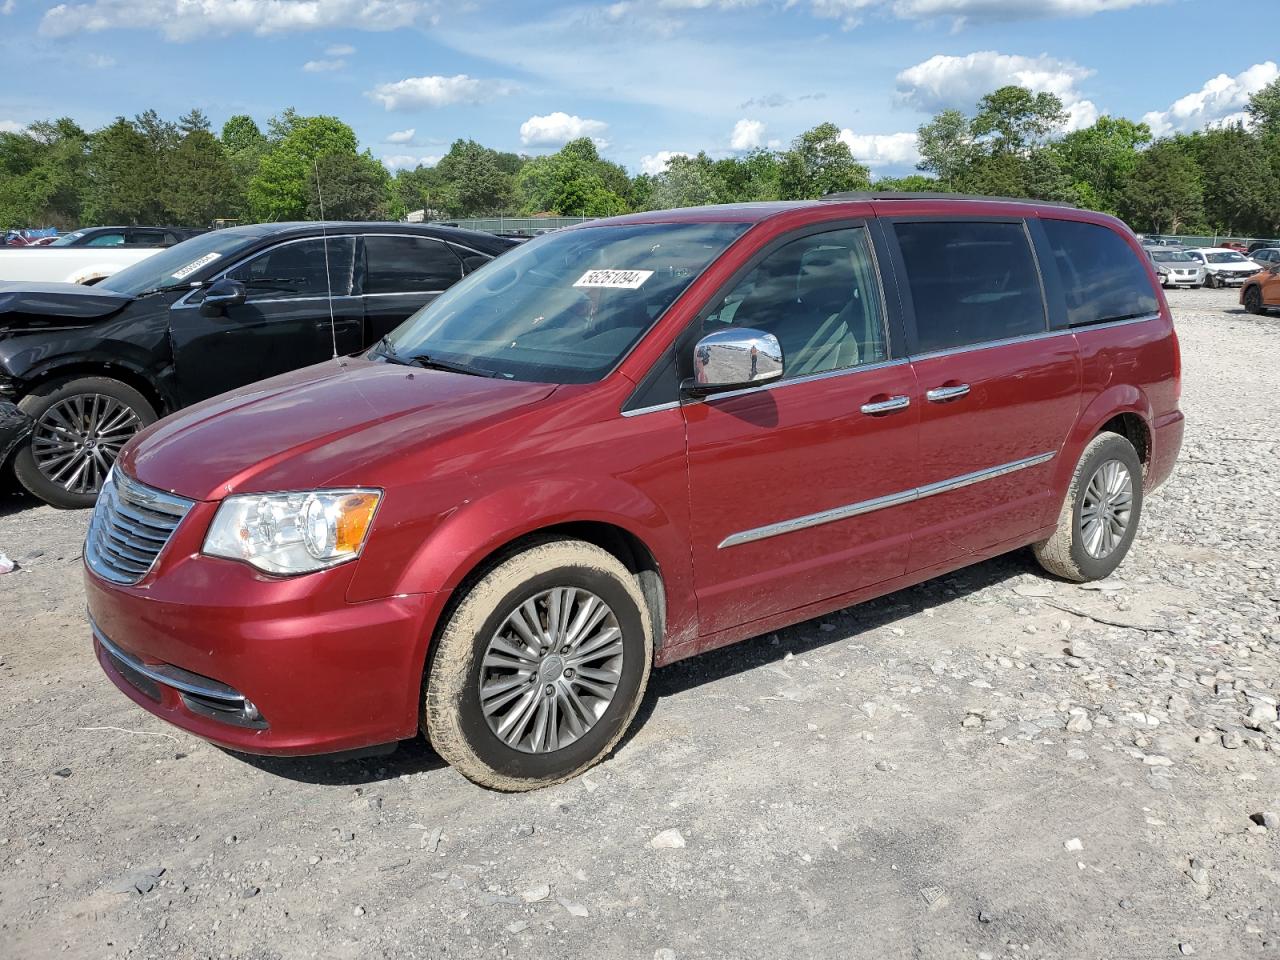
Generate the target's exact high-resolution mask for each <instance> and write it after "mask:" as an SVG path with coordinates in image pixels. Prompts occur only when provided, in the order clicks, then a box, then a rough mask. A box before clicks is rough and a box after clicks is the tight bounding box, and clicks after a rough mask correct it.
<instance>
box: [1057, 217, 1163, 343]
mask: <svg viewBox="0 0 1280 960" xmlns="http://www.w3.org/2000/svg"><path fill="white" fill-rule="evenodd" d="M1041 224H1042V225H1043V227H1044V232H1045V236H1046V237H1047V238H1048V241H1049V248H1050V249H1051V250H1052V251H1053V259H1054V263H1056V264H1057V267H1058V273H1059V275H1060V276H1061V278H1062V289H1063V294H1064V296H1065V298H1066V301H1067V324H1068V326H1072V327H1078V326H1082V325H1086V324H1091V323H1106V322H1108V321H1111V320H1131V319H1133V318H1134V317H1142V316H1146V315H1148V314H1152V313H1156V312H1157V311H1158V310H1159V309H1160V305H1159V301H1158V300H1157V299H1156V294H1155V290H1154V288H1153V287H1152V286H1151V278H1150V277H1149V276H1147V271H1146V268H1145V267H1144V266H1143V264H1142V261H1141V260H1139V259H1138V255H1137V254H1136V253H1134V251H1133V248H1132V247H1130V246H1129V244H1128V243H1126V242H1125V240H1124V238H1123V237H1121V236H1120V235H1119V234H1118V233H1116V232H1115V231H1114V230H1111V229H1110V228H1108V227H1102V226H1098V225H1097V224H1095V223H1081V222H1079V221H1076V220H1042V221H1041Z"/></svg>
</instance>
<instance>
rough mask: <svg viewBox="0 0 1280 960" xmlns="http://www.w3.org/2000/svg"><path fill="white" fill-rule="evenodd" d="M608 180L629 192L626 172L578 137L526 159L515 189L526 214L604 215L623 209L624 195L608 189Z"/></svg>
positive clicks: (624, 206)
mask: <svg viewBox="0 0 1280 960" xmlns="http://www.w3.org/2000/svg"><path fill="white" fill-rule="evenodd" d="M624 181H625V184H624ZM611 182H612V183H613V184H614V185H615V186H620V187H622V188H623V189H625V190H626V191H627V192H628V193H629V192H630V188H631V183H630V180H629V178H627V176H626V171H624V170H622V168H621V167H618V166H617V164H613V163H609V162H608V161H606V160H603V159H601V157H600V153H599V151H598V150H597V149H596V145H595V144H594V143H593V142H592V141H591V140H590V139H589V138H587V137H582V138H580V139H578V140H571V141H569V142H568V143H566V144H565V145H564V146H563V147H561V148H560V150H558V151H557V152H556V153H553V154H550V155H548V156H545V157H535V158H533V159H532V160H529V161H528V162H527V163H526V164H525V165H524V166H523V167H521V169H520V173H519V174H518V175H517V177H516V183H515V189H516V196H517V197H518V198H519V201H520V206H521V209H523V210H524V211H526V212H528V213H543V212H550V213H558V214H564V215H574V214H582V215H585V216H589V217H608V216H613V215H615V214H618V213H625V212H626V210H627V201H626V199H625V197H624V196H623V195H622V194H619V193H617V192H615V191H614V190H613V189H611V188H610V186H609V184H610V183H611Z"/></svg>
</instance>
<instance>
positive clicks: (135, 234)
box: [48, 227, 205, 247]
mask: <svg viewBox="0 0 1280 960" xmlns="http://www.w3.org/2000/svg"><path fill="white" fill-rule="evenodd" d="M204 232H205V231H203V230H192V229H190V228H188V227H86V228H85V229H83V230H73V231H71V232H70V233H64V234H62V236H60V237H58V239H57V240H54V241H53V242H52V243H50V244H48V246H51V247H172V246H173V245H174V244H178V243H181V242H182V241H183V240H190V239H191V238H192V237H195V236H199V235H200V234H202V233H204Z"/></svg>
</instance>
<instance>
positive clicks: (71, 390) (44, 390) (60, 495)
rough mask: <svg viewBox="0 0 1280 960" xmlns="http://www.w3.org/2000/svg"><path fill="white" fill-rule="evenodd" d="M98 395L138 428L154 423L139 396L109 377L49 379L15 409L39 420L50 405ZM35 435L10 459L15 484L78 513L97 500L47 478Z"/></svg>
mask: <svg viewBox="0 0 1280 960" xmlns="http://www.w3.org/2000/svg"><path fill="white" fill-rule="evenodd" d="M95 394H96V395H98V396H103V397H110V398H111V399H112V400H115V401H117V402H119V403H121V404H123V405H124V406H126V407H128V408H129V409H130V410H132V411H133V413H134V414H135V415H136V416H137V418H138V420H139V421H140V425H139V429H143V428H145V427H147V426H149V425H150V424H153V423H155V422H156V419H157V417H156V411H155V408H154V407H152V406H151V404H150V402H149V401H148V400H147V398H146V397H144V396H143V395H142V394H141V393H139V392H138V391H137V390H135V389H134V388H133V387H131V386H129V385H128V384H127V383H121V382H120V381H119V380H113V379H111V378H110V377H73V378H70V379H67V380H50V381H49V382H48V383H43V384H41V385H40V386H38V387H36V388H35V389H34V390H32V391H31V392H30V393H29V394H27V395H26V396H25V397H23V398H22V399H21V400H19V401H18V409H19V410H21V411H22V412H23V413H25V414H26V415H27V416H29V417H30V418H31V419H32V420H36V421H39V420H40V418H41V417H43V416H44V414H45V413H46V412H47V411H48V410H49V409H50V408H51V407H53V406H55V405H57V404H59V403H62V402H63V401H66V400H69V399H71V398H73V397H76V396H84V395H95ZM33 440H34V435H33V436H32V437H30V438H28V439H27V440H26V441H25V442H24V443H23V444H22V446H21V447H19V448H18V450H17V452H16V453H15V454H14V457H13V472H14V474H15V475H16V476H17V478H18V482H19V483H21V484H22V485H23V487H25V488H26V490H27V492H28V493H30V494H31V495H32V496H33V497H38V498H39V499H41V500H43V501H44V502H45V503H47V504H50V505H51V506H54V507H58V508H60V509H63V510H79V509H83V508H85V507H92V506H93V503H94V501H95V500H96V499H97V498H98V494H97V491H94V492H93V493H76V492H73V491H70V490H67V489H66V488H65V487H64V486H63V485H62V484H60V483H58V482H56V481H54V480H52V479H50V478H49V477H47V476H45V474H44V473H43V472H42V471H41V470H40V467H39V466H38V465H37V464H36V459H35V455H34V453H33V452H32V443H33Z"/></svg>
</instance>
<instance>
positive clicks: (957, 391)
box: [924, 383, 969, 403]
mask: <svg viewBox="0 0 1280 960" xmlns="http://www.w3.org/2000/svg"><path fill="white" fill-rule="evenodd" d="M968 392H969V385H968V384H967V383H957V384H956V385H955V386H954V387H934V388H933V389H932V390H930V391H929V392H928V393H926V394H925V395H924V396H925V399H926V400H928V401H929V402H930V403H946V402H947V401H948V400H955V399H957V398H958V397H963V396H964V395H965V394H966V393H968Z"/></svg>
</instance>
